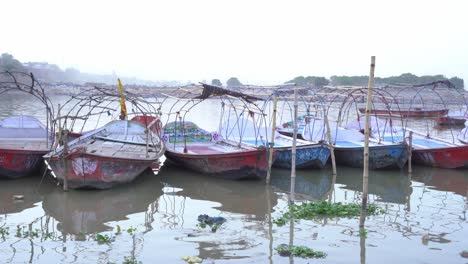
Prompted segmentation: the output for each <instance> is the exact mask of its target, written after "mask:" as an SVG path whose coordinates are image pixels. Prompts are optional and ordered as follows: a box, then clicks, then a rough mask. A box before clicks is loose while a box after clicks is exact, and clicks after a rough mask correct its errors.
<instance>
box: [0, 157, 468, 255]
mask: <svg viewBox="0 0 468 264" xmlns="http://www.w3.org/2000/svg"><path fill="white" fill-rule="evenodd" d="M465 175H467V174H466V173H464V172H463V171H456V170H439V169H431V168H420V167H415V168H414V173H413V175H412V179H411V180H412V181H411V180H410V179H409V178H408V176H407V175H406V171H403V172H402V173H401V174H400V173H399V172H395V171H370V172H369V201H370V202H372V203H375V204H377V205H378V206H379V207H381V208H384V209H386V211H385V213H383V214H381V215H377V216H372V217H368V218H366V231H367V232H368V233H367V235H366V236H363V235H359V232H358V230H357V229H356V226H357V219H356V218H338V217H335V218H316V219H312V220H296V221H293V222H289V221H288V222H289V226H286V225H285V226H284V227H279V226H277V225H276V224H274V223H273V220H275V219H277V218H278V217H279V216H280V215H281V212H282V211H285V210H286V208H287V205H288V195H289V190H290V186H289V183H290V171H288V170H276V169H275V170H273V171H272V179H271V180H272V185H271V186H268V185H265V184H264V182H262V181H226V180H221V179H212V178H210V177H209V176H204V175H200V174H196V173H192V172H190V171H187V170H182V169H178V168H174V167H168V166H166V165H164V166H163V167H162V169H161V171H160V172H159V174H158V175H152V174H148V175H144V176H143V177H139V178H138V179H137V181H135V182H134V183H132V184H129V185H126V186H122V187H119V188H116V189H113V190H108V191H91V190H82V191H70V192H68V193H64V192H62V190H61V188H60V187H57V186H56V185H55V184H54V183H53V182H50V181H49V180H45V181H44V183H43V184H42V185H41V186H40V187H38V183H39V181H40V178H39V177H37V178H34V177H33V178H24V179H21V180H19V181H2V184H1V185H0V195H1V196H2V199H1V200H0V205H1V207H0V209H1V210H2V211H1V212H2V215H1V216H0V227H9V232H10V235H7V236H6V238H5V241H2V240H1V238H0V254H1V256H2V258H3V257H4V256H5V257H4V259H5V262H13V263H16V262H20V263H24V262H29V261H31V260H32V262H33V263H51V262H54V261H55V262H73V261H74V262H75V263H85V262H86V263H87V262H91V263H96V262H101V263H106V262H117V263H121V262H122V261H123V260H124V257H128V258H130V259H131V258H133V257H134V258H136V259H137V260H141V261H142V262H143V263H154V261H155V260H158V262H159V261H160V262H161V263H174V262H177V261H180V258H182V257H184V256H187V255H190V256H198V257H200V258H202V259H203V260H204V262H206V263H210V262H215V263H226V262H235V263H252V262H256V263H285V262H289V261H291V262H294V263H307V262H313V260H310V259H302V258H298V257H294V258H292V257H291V258H287V257H281V256H279V254H278V253H277V252H276V250H275V248H276V247H277V246H278V245H280V244H288V243H291V244H293V245H304V246H307V247H310V248H312V249H314V250H320V251H324V252H325V253H327V254H328V256H327V257H326V258H325V259H322V260H320V262H323V263H355V262H362V263H366V262H367V263H380V262H382V263H385V262H386V259H389V260H390V259H396V260H395V261H397V262H398V261H399V262H405V260H407V259H413V258H415V259H416V258H417V259H421V262H424V261H426V262H450V263H451V262H454V263H456V262H457V260H459V259H458V258H460V256H459V252H460V251H462V250H463V249H461V248H462V247H463V246H464V245H462V244H463V243H462V242H463V241H465V236H466V230H468V228H467V222H466V221H467V220H466V206H467V203H466V198H465V197H463V196H464V195H466V186H467V180H468V179H467V176H465ZM361 177H362V171H361V170H359V169H353V168H345V167H338V174H337V176H336V178H335V179H334V178H333V176H332V173H331V171H330V170H327V169H326V170H298V171H297V176H296V186H295V191H296V199H297V201H299V202H300V201H309V200H312V201H313V200H329V201H330V199H331V200H332V201H333V202H343V203H351V202H359V198H360V197H359V196H360V190H361V186H362V181H361ZM335 181H336V182H335ZM334 182H335V183H334ZM36 190H37V191H36ZM353 192H354V193H355V196H353V195H349V194H350V193H353ZM15 194H24V195H25V197H24V200H23V201H14V200H13V199H12V198H11V197H12V196H13V195H15ZM462 195H463V196H462ZM409 202H411V207H409ZM200 214H208V215H210V216H221V217H224V218H226V219H227V221H226V222H225V223H224V224H223V225H222V226H221V227H220V228H219V229H218V230H217V231H216V232H211V230H210V229H206V228H205V229H203V228H200V227H198V226H197V224H198V221H197V217H198V215H200ZM118 225H120V226H122V227H123V228H122V230H123V232H122V233H123V234H121V235H115V233H116V227H117V226H118ZM17 226H19V229H18V230H17ZM23 227H24V228H23ZM128 227H135V228H137V231H136V232H135V233H133V234H127V232H126V229H127V228H128ZM36 230H39V231H36ZM36 234H37V236H36ZM97 234H103V235H109V236H110V237H111V238H113V239H114V240H113V241H112V242H110V243H108V244H107V243H103V244H99V243H97V241H96V235H97ZM401 248H408V249H411V250H408V252H406V251H405V252H401ZM441 253H443V254H441ZM390 256H391V258H390ZM2 260H3V259H2ZM0 262H1V261H0Z"/></svg>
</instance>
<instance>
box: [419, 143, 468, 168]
mask: <svg viewBox="0 0 468 264" xmlns="http://www.w3.org/2000/svg"><path fill="white" fill-rule="evenodd" d="M412 155H413V162H414V163H415V164H420V165H424V166H429V167H438V168H446V169H458V168H468V145H465V146H455V147H447V148H432V149H418V150H413V151H412Z"/></svg>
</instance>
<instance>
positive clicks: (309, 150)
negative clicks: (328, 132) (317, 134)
mask: <svg viewBox="0 0 468 264" xmlns="http://www.w3.org/2000/svg"><path fill="white" fill-rule="evenodd" d="M274 151H275V152H276V160H275V162H274V163H273V167H276V168H286V169H290V168H291V157H292V147H278V148H276V147H275V149H274ZM329 157H330V149H329V148H328V147H327V146H326V145H325V144H311V145H303V146H297V148H296V168H298V169H306V168H318V169H321V168H323V167H325V165H326V163H327V161H328V158H329Z"/></svg>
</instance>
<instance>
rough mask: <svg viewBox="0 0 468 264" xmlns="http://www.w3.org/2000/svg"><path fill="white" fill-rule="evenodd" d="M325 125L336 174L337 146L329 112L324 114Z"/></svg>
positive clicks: (333, 168)
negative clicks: (329, 120)
mask: <svg viewBox="0 0 468 264" xmlns="http://www.w3.org/2000/svg"><path fill="white" fill-rule="evenodd" d="M324 120H325V126H326V128H327V139H328V148H329V149H330V156H331V160H332V172H333V175H336V160H335V147H334V145H333V141H332V138H331V132H330V123H329V122H328V113H325V114H324Z"/></svg>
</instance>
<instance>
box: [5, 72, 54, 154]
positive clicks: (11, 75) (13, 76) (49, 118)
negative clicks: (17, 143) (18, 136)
mask: <svg viewBox="0 0 468 264" xmlns="http://www.w3.org/2000/svg"><path fill="white" fill-rule="evenodd" d="M18 92H19V93H23V94H28V95H30V96H32V97H34V98H36V99H38V100H39V101H40V102H41V104H43V105H44V107H45V110H46V124H45V126H46V130H47V139H46V140H47V146H50V147H51V148H52V146H53V145H54V142H55V126H54V122H53V120H54V106H53V104H52V102H51V100H50V99H49V97H48V96H47V95H46V92H45V90H44V88H43V87H42V85H41V84H40V83H39V82H38V80H37V79H36V78H35V77H34V75H33V74H32V73H25V72H18V71H11V72H9V71H6V72H0V96H2V95H3V94H6V93H18Z"/></svg>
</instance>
